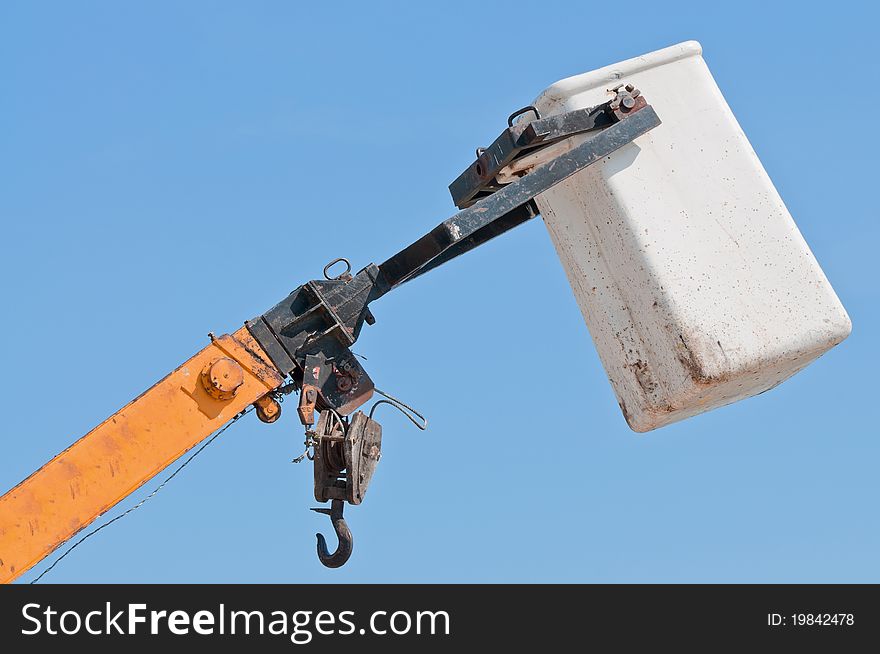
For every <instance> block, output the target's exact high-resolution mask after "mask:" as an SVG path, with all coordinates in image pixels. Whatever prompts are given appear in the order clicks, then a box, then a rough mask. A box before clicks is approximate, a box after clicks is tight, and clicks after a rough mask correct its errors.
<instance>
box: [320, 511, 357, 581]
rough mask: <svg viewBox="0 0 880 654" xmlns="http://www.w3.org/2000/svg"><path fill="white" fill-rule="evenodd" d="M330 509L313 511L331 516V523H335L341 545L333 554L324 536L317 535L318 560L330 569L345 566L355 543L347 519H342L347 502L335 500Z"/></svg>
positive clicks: (334, 527)
mask: <svg viewBox="0 0 880 654" xmlns="http://www.w3.org/2000/svg"><path fill="white" fill-rule="evenodd" d="M330 507H331V508H329V509H312V511H315V512H317V513H323V514H324V515H329V516H330V522H332V523H333V529H334V531H336V537H337V538H338V539H339V545H338V546H337V547H336V551H335V552H333V554H330V552H329V550H328V549H327V541H326V540H325V539H324V536H322V535H321V534H315V536H316V537H317V538H318V558H319V559H320V560H321V563H323V564H324V565H325V566H327V567H328V568H339V567H341V566H343V565H345V562H346V561H348V557H350V556H351V550H352V548H353V547H354V543H353V539H352V537H351V530H350V529H349V528H348V525H347V524H346V523H345V518H343V517H342V509H343V508H344V507H345V502H344V501H342V500H333V501H332V503H331V504H330Z"/></svg>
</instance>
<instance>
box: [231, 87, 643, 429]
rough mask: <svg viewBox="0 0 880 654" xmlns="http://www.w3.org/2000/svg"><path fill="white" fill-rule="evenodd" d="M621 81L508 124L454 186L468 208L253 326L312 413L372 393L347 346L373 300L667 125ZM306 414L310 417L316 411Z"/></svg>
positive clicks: (305, 290)
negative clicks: (525, 160) (584, 103)
mask: <svg viewBox="0 0 880 654" xmlns="http://www.w3.org/2000/svg"><path fill="white" fill-rule="evenodd" d="M620 88H623V87H620ZM620 88H619V89H616V91H617V96H616V97H615V99H614V100H612V101H610V102H608V103H605V104H604V105H600V106H598V107H593V108H591V109H583V110H578V111H574V112H569V113H567V114H562V115H560V116H554V117H550V118H543V119H542V118H536V119H535V120H532V121H530V122H523V121H521V123H517V124H514V125H511V126H509V127H508V128H507V130H505V132H504V133H502V135H501V136H500V137H499V138H498V139H496V141H495V142H494V143H493V145H492V146H491V147H490V148H488V149H486V150H484V151H482V152H481V153H480V154H479V156H478V158H477V160H476V162H474V163H473V164H471V166H469V167H468V169H467V170H465V172H464V173H462V175H460V176H459V178H458V179H457V180H456V181H455V182H453V184H452V185H451V186H450V190H451V191H452V194H453V198H454V199H455V201H456V203H457V204H459V205H460V206H464V208H463V209H462V210H461V211H459V212H458V213H457V214H455V215H454V216H452V217H451V218H449V219H448V220H445V221H444V222H442V223H440V224H439V225H438V226H437V227H435V228H434V229H432V230H431V231H430V232H429V233H428V234H426V235H425V236H423V237H422V238H420V239H419V240H417V241H416V242H414V243H413V244H411V245H409V246H408V247H406V248H404V249H403V250H401V251H400V252H398V253H397V254H395V255H394V256H392V257H390V258H389V259H387V260H386V261H384V262H383V263H381V264H379V265H378V266H376V265H375V264H370V265H368V266H367V267H365V268H364V269H363V270H361V271H360V272H358V273H357V274H356V275H354V276H352V275H350V274H348V273H347V272H346V273H345V274H343V275H341V276H339V277H336V278H332V279H326V280H315V281H311V282H308V283H306V284H304V285H303V286H300V287H299V288H297V289H296V290H294V291H293V293H291V294H290V295H289V296H288V297H287V298H285V299H284V300H283V301H282V302H280V303H279V304H278V305H276V306H275V307H273V308H272V309H270V310H269V311H267V312H266V313H264V314H263V315H261V316H259V317H257V318H255V319H254V320H252V321H249V322H248V323H247V326H248V328H249V330H250V332H251V334H252V335H253V337H254V338H255V339H256V340H257V342H258V343H259V344H260V345H261V346H262V347H263V349H264V350H265V351H266V352H267V354H268V355H269V356H270V357H271V359H272V362H273V363H274V364H275V365H276V366H277V367H278V368H279V370H281V371H282V372H284V373H285V374H288V375H291V376H292V377H293V380H294V382H295V383H296V384H297V385H298V386H299V387H300V388H306V387H309V388H312V389H314V390H315V393H313V394H312V395H314V396H315V397H314V398H312V400H311V402H312V406H311V410H314V409H317V410H321V409H323V408H332V409H334V410H336V411H338V412H339V413H341V414H342V415H347V414H348V413H350V412H351V411H353V410H354V409H356V408H357V407H358V406H360V405H361V404H363V403H364V402H366V401H367V400H368V399H369V398H370V396H371V395H372V392H373V383H372V381H371V380H370V378H369V376H368V375H367V373H366V371H364V370H363V368H362V367H361V365H360V363H359V362H358V361H357V359H356V358H355V357H354V355H352V354H351V352H350V350H349V347H350V346H351V345H353V344H354V342H355V341H356V340H357V338H358V336H359V334H360V330H361V328H362V326H363V323H364V322H367V323H368V324H372V322H373V316H372V314H371V313H370V310H369V308H368V307H369V304H370V303H371V302H373V301H374V300H377V299H378V298H380V297H382V296H383V295H385V294H386V293H388V292H389V291H391V290H392V289H394V288H396V287H397V286H399V285H401V284H403V283H405V282H407V281H409V280H411V279H414V278H416V277H418V276H419V275H422V274H424V273H426V272H428V271H429V270H432V269H434V268H436V267H437V266H439V265H442V264H444V263H446V262H448V261H450V260H451V259H454V258H455V257H457V256H460V255H461V254H464V253H465V252H468V251H469V250H472V249H473V248H475V247H477V246H479V245H481V244H483V243H485V242H486V241H488V240H490V239H492V238H494V237H496V236H498V235H499V234H503V233H504V232H506V231H508V230H509V229H512V228H513V227H516V226H517V225H520V224H522V223H523V222H525V221H526V220H529V219H531V218H533V217H534V216H536V215H537V214H538V209H537V206H536V205H535V203H534V198H535V197H536V196H537V195H539V194H541V193H543V192H544V191H546V190H548V189H550V188H552V187H553V186H554V185H556V184H558V183H559V182H561V181H563V180H565V179H567V178H568V177H570V176H571V175H574V174H575V173H577V172H578V171H580V170H583V169H584V168H586V167H587V166H590V165H591V164H594V163H596V162H597V161H600V160H601V159H603V158H604V157H607V156H608V155H610V154H611V153H612V152H614V151H615V150H618V149H619V148H621V147H623V146H624V145H626V144H627V143H630V142H632V141H633V140H634V139H635V138H637V137H639V136H641V135H642V134H645V133H646V132H648V131H649V130H651V129H653V128H654V127H656V126H657V125H659V124H660V119H659V118H658V117H657V114H656V113H655V112H654V110H653V109H652V108H651V107H650V106H649V105H647V104H646V103H645V99H644V98H643V97H641V96H639V94H638V91H634V89H632V87H626V89H624V90H620ZM631 91H634V92H633V93H630V92H631ZM577 134H583V135H584V140H583V142H582V143H580V144H578V145H576V146H574V147H571V148H569V149H567V150H564V151H561V152H560V153H558V154H556V156H553V157H552V158H549V159H548V160H547V161H546V162H541V161H540V158H538V159H537V164H536V167H534V168H525V169H523V170H520V171H519V173H518V174H519V175H521V176H520V177H519V178H518V179H516V175H515V174H514V176H513V177H511V178H510V179H512V180H513V181H509V182H508V183H504V181H503V179H505V178H504V176H503V175H502V173H503V172H504V171H505V170H512V168H511V164H514V163H516V162H517V160H518V159H520V158H522V157H526V156H530V155H533V154H535V153H537V152H540V151H541V149H542V148H549V147H551V146H552V145H553V144H556V143H559V142H560V141H562V140H564V139H567V138H570V137H571V136H574V135H577ZM546 153H551V151H550V150H547V151H546V152H545V154H546ZM514 172H515V173H516V171H514ZM477 198H479V199H477ZM304 396H305V394H304ZM300 415H301V418H302V420H303V422H306V423H307V424H311V420H307V418H306V417H305V416H311V413H310V412H309V411H306V412H305V413H303V412H301V414H300Z"/></svg>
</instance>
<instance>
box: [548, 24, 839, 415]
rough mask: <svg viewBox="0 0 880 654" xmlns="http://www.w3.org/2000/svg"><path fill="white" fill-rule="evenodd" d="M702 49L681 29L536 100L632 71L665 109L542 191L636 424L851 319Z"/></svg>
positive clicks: (633, 79)
mask: <svg viewBox="0 0 880 654" xmlns="http://www.w3.org/2000/svg"><path fill="white" fill-rule="evenodd" d="M701 53H702V49H701V47H700V45H699V44H698V43H696V42H694V41H689V42H686V43H682V44H679V45H676V46H673V47H670V48H666V49H663V50H659V51H657V52H653V53H651V54H648V55H645V56H642V57H637V58H635V59H630V60H628V61H624V62H622V63H619V64H615V65H613V66H607V67H605V68H601V69H599V70H596V71H593V72H591V73H585V74H583V75H577V76H575V77H571V78H568V79H565V80H562V81H560V82H557V83H556V84H554V85H552V86H551V87H549V88H548V89H546V90H545V91H544V92H543V93H542V94H541V95H540V97H539V98H538V99H537V100H536V101H535V103H534V105H535V107H536V108H537V109H538V111H539V112H540V113H541V115H542V116H547V115H553V114H556V113H561V112H566V111H571V110H574V109H581V108H585V107H590V106H594V105H598V104H601V103H602V102H605V101H607V100H608V98H609V94H608V89H610V88H613V87H614V86H616V85H618V84H620V83H624V82H625V83H632V84H634V85H635V86H636V88H638V89H639V90H640V91H641V92H642V94H643V95H644V96H645V98H646V99H647V101H648V102H649V103H650V104H651V105H652V106H653V107H654V109H655V110H656V112H657V114H658V115H659V116H660V119H661V120H662V124H661V125H660V126H659V127H657V128H655V129H653V130H652V131H650V132H648V133H647V134H645V135H643V136H640V137H639V138H637V139H636V140H635V141H634V142H632V143H630V144H629V145H627V146H625V147H623V148H621V149H620V150H618V151H617V152H615V153H614V154H612V155H611V156H609V157H607V158H606V159H605V160H603V161H602V162H600V163H597V164H596V165H594V166H591V167H589V168H588V169H586V170H584V171H582V172H580V173H578V174H577V175H575V176H573V177H571V178H569V179H568V180H566V181H565V182H563V183H561V184H559V185H557V186H556V187H554V188H552V189H551V190H549V191H547V192H545V193H543V194H541V195H540V196H538V198H537V204H538V207H539V208H540V210H541V214H542V215H543V217H544V221H545V223H546V225H547V228H548V230H549V232H550V235H551V238H552V240H553V243H554V245H555V247H556V250H557V252H558V254H559V257H560V259H561V260H562V263H563V266H564V268H565V272H566V274H567V275H568V279H569V282H570V283H571V286H572V289H573V290H574V294H575V296H576V298H577V301H578V304H579V305H580V308H581V311H582V313H583V316H584V319H585V321H586V323H587V326H588V327H589V330H590V332H591V334H592V337H593V340H594V341H595V343H596V347H597V349H598V351H599V356H600V358H601V360H602V363H603V365H604V366H605V369H606V371H607V372H608V377H609V378H610V380H611V384H612V386H613V387H614V391H615V393H616V394H617V399H618V401H619V403H620V406H621V409H622V410H623V414H624V416H625V417H626V420H627V422H628V423H629V425H630V427H631V428H632V429H634V430H636V431H648V430H651V429H655V428H657V427H661V426H663V425H666V424H669V423H671V422H674V421H676V420H681V419H683V418H687V417H689V416H693V415H695V414H697V413H701V412H703V411H708V410H709V409H713V408H715V407H718V406H721V405H724V404H728V403H730V402H734V401H736V400H740V399H743V398H746V397H749V396H752V395H755V394H757V393H761V392H763V391H765V390H767V389H769V388H772V387H773V386H775V385H776V384H778V383H780V382H781V381H782V380H784V379H786V378H787V377H789V376H790V375H792V374H794V373H795V372H797V371H798V370H800V369H801V368H803V367H804V366H806V365H807V364H808V363H810V361H812V360H813V359H815V358H816V357H818V356H819V355H821V354H822V353H824V352H825V351H826V350H828V349H829V348H831V347H832V346H834V345H836V344H837V343H839V342H840V341H842V340H843V339H844V338H846V337H847V335H848V334H849V332H850V328H851V325H850V320H849V317H848V316H847V314H846V311H845V310H844V308H843V306H842V305H841V303H840V301H839V300H838V298H837V296H836V295H835V293H834V290H833V289H832V288H831V286H830V285H829V283H828V280H827V279H826V277H825V275H824V274H823V272H822V270H821V268H820V267H819V264H818V263H817V262H816V259H815V258H814V257H813V254H812V253H811V252H810V249H809V248H808V247H807V244H806V243H805V242H804V239H803V237H802V236H801V234H800V232H799V231H798V228H797V226H796V225H795V224H794V221H793V220H792V218H791V216H790V215H789V213H788V210H787V209H786V208H785V205H784V204H783V203H782V200H781V199H780V197H779V194H778V193H777V192H776V189H775V188H774V187H773V183H772V182H771V181H770V178H769V177H768V176H767V173H766V172H765V171H764V168H763V166H762V165H761V162H760V161H759V160H758V157H757V156H756V155H755V152H754V151H753V150H752V148H751V146H750V145H749V142H748V140H747V139H746V136H745V134H743V132H742V130H741V129H740V126H739V125H738V124H737V121H736V119H735V118H734V116H733V114H732V113H731V111H730V108H729V107H728V106H727V103H726V102H725V100H724V97H723V96H722V95H721V92H720V91H719V89H718V87H717V86H716V84H715V81H714V80H713V79H712V75H711V73H710V72H709V69H708V68H707V67H706V64H705V62H704V61H703V58H702V56H701ZM582 138H583V137H582Z"/></svg>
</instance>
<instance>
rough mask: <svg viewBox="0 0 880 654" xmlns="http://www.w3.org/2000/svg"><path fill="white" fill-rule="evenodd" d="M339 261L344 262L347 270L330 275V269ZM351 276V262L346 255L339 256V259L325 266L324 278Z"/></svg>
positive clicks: (346, 277) (343, 278)
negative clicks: (333, 275)
mask: <svg viewBox="0 0 880 654" xmlns="http://www.w3.org/2000/svg"><path fill="white" fill-rule="evenodd" d="M337 263H344V264H345V270H343V271H342V272H341V273H339V274H338V275H336V276H335V277H331V276H330V269H331V268H332V267H333V266H335V265H336V264H337ZM348 278H351V262H350V261H349V260H348V259H346V258H345V257H339V258H338V259H333V261H331V262H330V263H328V264H327V265H326V266H324V279H328V280H330V281H335V280H337V279H342V280H345V279H348Z"/></svg>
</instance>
